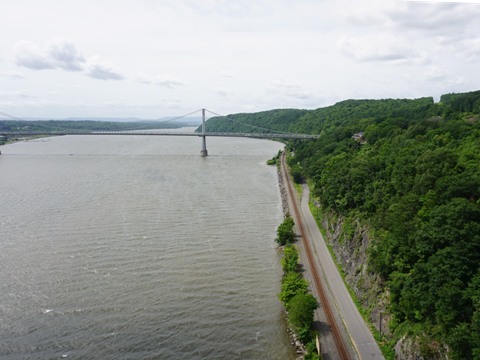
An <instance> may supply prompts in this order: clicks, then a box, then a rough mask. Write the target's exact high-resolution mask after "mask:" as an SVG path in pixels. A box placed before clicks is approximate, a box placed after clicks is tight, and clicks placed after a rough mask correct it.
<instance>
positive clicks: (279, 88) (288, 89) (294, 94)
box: [268, 79, 315, 100]
mask: <svg viewBox="0 0 480 360" xmlns="http://www.w3.org/2000/svg"><path fill="white" fill-rule="evenodd" d="M268 92H269V93H271V94H275V95H277V96H283V97H284V98H288V99H295V100H310V99H314V98H315V96H314V95H313V93H311V92H310V91H307V90H305V89H304V88H303V87H302V86H301V85H300V84H297V83H292V82H288V81H285V80H282V79H277V80H274V81H272V82H271V84H270V87H269V89H268Z"/></svg>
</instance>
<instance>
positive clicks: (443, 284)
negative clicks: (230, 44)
mask: <svg viewBox="0 0 480 360" xmlns="http://www.w3.org/2000/svg"><path fill="white" fill-rule="evenodd" d="M285 111H286V110H285ZM297 115H299V113H297ZM262 116H267V114H263V115H262ZM254 118H255V119H257V120H258V121H255V122H254V124H255V125H258V126H264V125H265V124H266V123H263V122H262V119H260V118H256V117H255V116H252V117H251V119H252V122H253V119H254ZM270 120H272V119H270ZM277 129H279V130H283V131H294V132H301V133H315V134H321V136H320V138H318V139H317V140H315V141H300V140H298V141H297V140H296V141H294V142H291V143H289V144H287V148H288V149H289V150H290V151H292V152H293V154H294V156H292V157H291V158H290V159H289V165H290V166H291V167H292V166H296V165H298V166H299V168H300V169H301V170H302V171H301V175H302V176H304V177H307V178H308V179H309V181H310V182H311V183H312V184H313V185H314V190H313V196H314V197H315V198H318V199H319V200H320V202H321V204H322V208H323V209H325V210H327V211H328V210H333V211H334V212H337V213H340V214H343V215H344V216H347V217H351V218H353V217H357V218H361V219H363V220H366V221H368V223H369V224H370V227H371V228H372V229H373V231H372V233H373V234H374V238H373V239H371V242H370V245H369V249H368V252H369V254H370V255H369V268H370V269H371V270H372V271H375V272H377V273H379V274H380V275H381V276H382V278H383V279H384V282H385V284H387V286H388V288H389V290H390V293H391V311H392V313H393V316H394V319H395V324H396V327H397V330H398V331H401V330H402V329H406V328H408V326H419V327H421V329H422V330H421V332H422V333H425V334H426V335H427V336H433V337H434V338H435V339H436V340H437V341H438V340H440V341H444V342H446V343H447V344H448V345H449V346H450V349H451V353H450V354H449V357H452V358H464V359H474V358H479V357H480V344H479V342H480V340H479V339H480V336H478V334H479V333H480V331H479V330H480V310H479V304H478V299H479V297H480V295H479V290H478V288H479V287H480V286H479V282H480V280H479V279H478V276H479V275H478V266H479V264H480V166H479V164H480V91H475V92H471V93H465V94H447V95H443V96H442V97H441V103H438V104H435V103H434V102H433V99H432V98H422V99H415V100H392V99H387V100H347V101H343V102H340V103H338V104H335V105H333V106H329V107H326V108H321V109H317V110H312V111H308V112H305V113H304V114H303V115H301V116H299V117H297V118H296V119H295V117H294V116H292V117H291V118H290V122H289V123H288V124H287V123H278V124H277ZM402 324H408V326H405V327H404V326H402Z"/></svg>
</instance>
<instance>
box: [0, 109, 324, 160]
mask: <svg viewBox="0 0 480 360" xmlns="http://www.w3.org/2000/svg"><path fill="white" fill-rule="evenodd" d="M187 115H191V114H187ZM184 116H186V115H184ZM182 117H183V116H182ZM179 118H181V117H179ZM179 118H175V119H179ZM168 121H172V120H168ZM205 122H206V120H205V109H202V131H201V132H181V131H177V132H175V131H164V130H163V131H162V130H126V131H28V130H25V131H1V130H0V136H63V135H115V136H118V135H130V136H132V135H135V136H199V137H201V138H202V150H201V152H200V153H201V155H202V156H207V155H208V152H207V144H206V137H207V136H221V137H248V138H255V139H288V140H290V139H300V140H311V139H317V138H318V137H319V135H308V134H295V133H232V132H206V131H205ZM244 125H248V124H244ZM248 126H252V125H248ZM264 130H267V131H271V130H269V129H264Z"/></svg>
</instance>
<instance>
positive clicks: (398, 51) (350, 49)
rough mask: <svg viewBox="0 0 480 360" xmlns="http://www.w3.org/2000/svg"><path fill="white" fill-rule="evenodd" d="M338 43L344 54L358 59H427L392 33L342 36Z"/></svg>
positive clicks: (412, 60)
mask: <svg viewBox="0 0 480 360" xmlns="http://www.w3.org/2000/svg"><path fill="white" fill-rule="evenodd" d="M337 45H338V48H339V49H340V51H341V52H342V53H343V54H344V55H346V56H347V57H351V58H353V59H354V60H358V61H367V62H368V61H386V62H397V63H400V62H407V61H408V62H417V63H418V62H425V61H426V60H425V58H424V56H423V55H422V54H420V53H418V52H417V51H416V50H415V49H413V48H412V47H411V46H408V45H407V44H406V42H405V41H404V40H402V39H400V38H398V37H394V36H391V35H370V36H364V37H356V36H342V37H340V39H339V40H338V42H337Z"/></svg>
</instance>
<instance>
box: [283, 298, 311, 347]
mask: <svg viewBox="0 0 480 360" xmlns="http://www.w3.org/2000/svg"><path fill="white" fill-rule="evenodd" d="M317 307H318V304H317V300H316V299H315V298H314V297H313V296H312V294H306V293H297V294H296V295H295V296H293V297H292V298H291V299H290V301H289V302H288V303H287V310H288V321H289V322H290V324H292V326H293V328H294V329H295V332H296V333H297V334H298V335H299V336H301V341H302V342H303V343H306V342H308V341H309V340H310V327H311V325H312V322H313V312H314V311H315V309H316V308H317Z"/></svg>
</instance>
